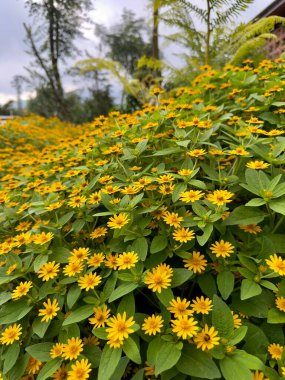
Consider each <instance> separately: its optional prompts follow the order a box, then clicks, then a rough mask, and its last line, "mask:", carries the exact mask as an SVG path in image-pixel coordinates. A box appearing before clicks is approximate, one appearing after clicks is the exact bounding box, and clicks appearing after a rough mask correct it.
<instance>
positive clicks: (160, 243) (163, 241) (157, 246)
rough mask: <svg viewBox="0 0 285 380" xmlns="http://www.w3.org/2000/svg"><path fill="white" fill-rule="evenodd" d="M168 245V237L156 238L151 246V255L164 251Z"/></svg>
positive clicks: (160, 236) (159, 236)
mask: <svg viewBox="0 0 285 380" xmlns="http://www.w3.org/2000/svg"><path fill="white" fill-rule="evenodd" d="M167 245H168V240H167V236H163V235H158V236H155V237H154V238H153V240H152V242H151V245H150V253H156V252H160V251H162V250H163V249H164V248H166V247H167Z"/></svg>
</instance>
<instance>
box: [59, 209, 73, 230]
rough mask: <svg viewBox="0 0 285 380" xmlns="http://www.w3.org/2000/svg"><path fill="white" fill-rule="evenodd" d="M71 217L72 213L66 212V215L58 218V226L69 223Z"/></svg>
mask: <svg viewBox="0 0 285 380" xmlns="http://www.w3.org/2000/svg"><path fill="white" fill-rule="evenodd" d="M73 215H74V211H71V212H68V213H67V214H65V215H63V216H62V217H61V218H59V221H58V224H59V225H60V226H62V227H63V226H64V225H65V224H66V223H67V222H69V221H70V219H71V218H72V217H73Z"/></svg>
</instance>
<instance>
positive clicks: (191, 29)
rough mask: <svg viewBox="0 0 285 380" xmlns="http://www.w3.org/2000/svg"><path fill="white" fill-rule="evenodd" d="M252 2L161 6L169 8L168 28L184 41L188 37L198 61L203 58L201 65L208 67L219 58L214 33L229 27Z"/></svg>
mask: <svg viewBox="0 0 285 380" xmlns="http://www.w3.org/2000/svg"><path fill="white" fill-rule="evenodd" d="M253 2H254V0H203V1H199V2H198V4H199V6H198V5H195V4H194V2H193V1H190V0H161V6H168V7H169V8H168V10H167V11H165V12H164V14H163V15H162V19H163V20H164V21H165V22H166V23H167V24H169V25H173V26H175V27H178V29H179V31H181V33H182V39H184V40H185V36H187V38H188V40H189V45H190V48H191V49H192V51H193V52H194V54H197V56H198V57H199V59H200V58H201V57H203V62H199V63H200V64H203V63H204V64H206V65H209V64H212V60H213V58H214V55H215V54H216V51H215V49H213V45H214V43H215V41H214V37H215V31H217V30H219V31H221V30H222V29H223V28H225V27H227V26H228V24H229V22H230V21H232V20H233V19H234V18H235V17H236V16H237V15H239V14H240V13H241V12H243V11H244V10H245V9H246V8H247V7H248V6H249V5H250V4H252V3H253ZM197 21H198V22H197ZM192 39H193V40H194V43H193V41H191V40H192Z"/></svg>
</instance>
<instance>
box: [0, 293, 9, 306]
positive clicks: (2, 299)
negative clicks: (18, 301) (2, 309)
mask: <svg viewBox="0 0 285 380" xmlns="http://www.w3.org/2000/svg"><path fill="white" fill-rule="evenodd" d="M10 299H11V293H9V292H3V293H1V294H0V306H1V305H4V303H6V302H7V301H9V300H10Z"/></svg>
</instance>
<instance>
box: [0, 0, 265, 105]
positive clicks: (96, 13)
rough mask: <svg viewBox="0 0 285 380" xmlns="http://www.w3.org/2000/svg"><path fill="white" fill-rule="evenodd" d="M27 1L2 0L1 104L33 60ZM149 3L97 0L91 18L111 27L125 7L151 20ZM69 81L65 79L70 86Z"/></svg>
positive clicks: (87, 45) (261, 4) (259, 2)
mask: <svg viewBox="0 0 285 380" xmlns="http://www.w3.org/2000/svg"><path fill="white" fill-rule="evenodd" d="M196 1H198V0H196ZM271 2H272V0H256V1H255V2H254V4H252V5H251V6H250V7H249V9H248V10H247V11H246V12H245V13H244V14H243V15H242V16H241V17H240V18H239V19H238V20H237V21H243V22H248V21H249V20H251V19H252V18H254V17H255V16H256V15H257V14H258V13H259V12H260V11H261V10H262V9H264V8H265V7H266V6H267V5H269V4H270V3H271ZM24 3H25V1H24V0H0V15H1V22H0V73H1V74H0V103H1V102H3V101H4V99H6V100H8V99H9V97H10V98H11V97H13V96H15V95H14V94H15V91H14V89H13V88H12V87H11V81H12V79H13V77H14V76H15V75H19V74H24V73H25V70H24V66H28V65H29V62H31V59H32V58H31V57H30V56H29V55H28V54H27V53H26V52H25V51H26V50H27V47H26V45H25V43H24V35H25V33H24V28H23V23H24V22H27V21H29V20H28V15H27V9H26V8H25V6H24ZM149 4H150V1H149V0H94V10H93V11H92V13H91V14H90V17H91V19H92V20H93V21H94V22H96V23H101V24H104V25H106V26H107V27H109V26H111V25H113V24H114V23H116V22H118V21H119V20H120V15H121V13H122V9H123V8H124V7H125V8H128V9H131V10H133V11H134V12H136V13H137V15H138V16H140V15H142V16H144V17H145V18H146V20H151V9H149V7H148V6H149ZM199 4H200V0H199ZM149 22H150V21H149ZM161 32H162V34H166V32H167V31H166V29H165V28H161ZM87 35H88V37H89V38H90V41H81V43H79V45H81V46H82V47H83V49H86V50H89V51H90V52H91V53H92V54H95V48H94V47H95V45H96V37H95V35H94V33H93V30H92V29H89V31H88V32H87ZM176 51H177V47H176V48H173V47H169V48H167V49H166V52H165V53H164V55H165V58H167V60H168V61H170V62H172V63H174V64H177V63H178V59H177V57H176V58H175V57H174V55H173V52H176ZM70 84H71V83H70V82H66V85H67V86H70Z"/></svg>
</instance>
